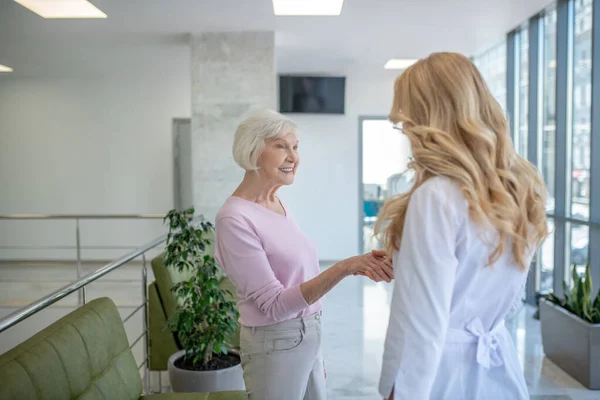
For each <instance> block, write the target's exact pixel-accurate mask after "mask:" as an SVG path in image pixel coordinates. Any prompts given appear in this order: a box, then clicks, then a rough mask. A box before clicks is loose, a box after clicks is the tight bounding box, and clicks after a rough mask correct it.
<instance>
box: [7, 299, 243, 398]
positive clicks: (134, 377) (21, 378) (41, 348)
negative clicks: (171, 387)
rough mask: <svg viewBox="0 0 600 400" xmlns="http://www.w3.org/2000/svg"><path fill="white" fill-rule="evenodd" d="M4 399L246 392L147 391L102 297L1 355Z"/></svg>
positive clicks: (117, 322)
mask: <svg viewBox="0 0 600 400" xmlns="http://www.w3.org/2000/svg"><path fill="white" fill-rule="evenodd" d="M0 399H2V400H68V399H78V400H92V399H93V400H100V399H102V400H136V399H144V400H170V399H171V400H243V399H246V394H245V393H244V392H239V391H236V392H219V393H165V394H152V395H146V396H142V381H141V378H140V372H139V370H138V366H137V365H136V362H135V360H134V358H133V353H132V352H131V350H130V349H129V342H128V340H127V335H126V333H125V327H124V326H123V322H122V321H121V316H120V315H119V312H118V310H117V308H116V307H115V304H114V303H113V302H112V300H110V299H109V298H106V297H104V298H99V299H96V300H93V301H91V302H89V303H88V304H86V305H84V306H82V307H80V308H78V309H77V310H75V311H73V312H71V313H70V314H68V315H67V316H65V317H63V318H61V319H59V320H58V321H56V322H55V323H53V324H52V325H50V326H49V327H47V328H46V329H44V330H42V331H41V332H39V333H37V334H36V335H34V336H33V337H31V338H30V339H27V340H26V341H25V342H23V343H21V344H20V345H18V346H17V347H15V348H13V349H11V350H9V351H8V352H6V353H4V354H2V355H0Z"/></svg>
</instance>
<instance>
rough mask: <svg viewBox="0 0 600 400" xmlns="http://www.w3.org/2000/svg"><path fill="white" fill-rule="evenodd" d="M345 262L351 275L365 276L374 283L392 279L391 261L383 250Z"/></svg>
mask: <svg viewBox="0 0 600 400" xmlns="http://www.w3.org/2000/svg"><path fill="white" fill-rule="evenodd" d="M345 262H347V268H348V272H349V273H350V274H352V275H362V276H366V277H367V278H369V279H371V280H373V281H374V282H381V281H385V282H391V281H392V279H394V268H393V266H392V260H391V258H390V257H388V256H387V254H386V253H385V251H383V250H373V251H372V252H370V253H366V254H363V255H360V256H354V257H350V258H348V259H347V260H345Z"/></svg>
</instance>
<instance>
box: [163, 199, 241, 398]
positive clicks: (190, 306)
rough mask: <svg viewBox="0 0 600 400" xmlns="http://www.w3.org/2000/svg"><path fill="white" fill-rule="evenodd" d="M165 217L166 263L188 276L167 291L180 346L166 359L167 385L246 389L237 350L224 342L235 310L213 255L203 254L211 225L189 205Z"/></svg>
mask: <svg viewBox="0 0 600 400" xmlns="http://www.w3.org/2000/svg"><path fill="white" fill-rule="evenodd" d="M166 220H168V221H169V234H168V236H167V248H166V252H165V266H166V267H167V268H174V269H176V270H177V271H178V272H179V273H180V274H184V275H185V276H186V279H184V280H182V281H180V282H179V283H176V284H175V285H173V288H172V289H171V290H172V291H173V292H174V293H175V296H176V297H177V301H178V305H177V312H176V314H175V316H174V318H173V319H171V320H170V321H169V322H168V325H169V328H170V329H171V330H172V331H173V332H175V334H176V337H177V338H178V339H179V341H180V344H181V348H182V349H183V350H181V351H179V352H177V353H175V354H173V355H172V356H171V357H170V358H169V363H168V370H169V378H170V381H171V387H172V389H173V391H174V392H220V391H226V390H244V389H245V385H244V380H243V375H242V368H241V365H240V357H239V354H237V353H234V352H231V351H229V349H228V347H229V343H227V337H229V336H230V335H231V334H232V333H234V332H235V330H236V321H237V317H238V313H237V310H236V308H235V303H234V302H233V301H228V300H226V298H225V293H224V292H223V290H221V289H220V288H219V272H220V271H219V267H218V266H217V263H216V261H215V259H214V257H213V256H212V255H210V254H206V252H205V250H206V248H207V247H208V246H209V245H210V239H208V238H207V236H208V234H209V233H210V232H212V231H213V226H212V224H211V223H210V222H205V221H201V222H200V223H199V224H194V209H193V208H191V209H189V210H185V211H177V210H171V211H170V212H169V213H168V214H167V216H166V217H165V221H166ZM187 277H189V278H187Z"/></svg>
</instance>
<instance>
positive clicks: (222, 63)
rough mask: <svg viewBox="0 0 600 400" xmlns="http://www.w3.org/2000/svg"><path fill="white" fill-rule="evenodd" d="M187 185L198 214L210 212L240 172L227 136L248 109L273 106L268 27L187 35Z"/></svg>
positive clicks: (271, 43) (271, 40)
mask: <svg viewBox="0 0 600 400" xmlns="http://www.w3.org/2000/svg"><path fill="white" fill-rule="evenodd" d="M191 61H192V68H191V72H192V124H191V135H192V140H191V143H192V149H191V150H192V185H193V202H194V206H195V207H196V212H197V213H198V214H203V215H204V216H205V217H206V218H207V219H208V220H209V221H214V217H215V215H216V213H217V211H218V210H219V208H220V207H221V205H222V204H223V202H224V201H225V200H226V198H227V197H228V196H229V195H230V194H231V193H232V192H233V190H234V189H235V188H236V187H237V185H238V184H239V182H240V181H241V179H242V177H243V171H242V169H241V168H240V167H238V166H237V164H235V162H234V161H233V157H232V155H231V146H232V144H233V136H234V133H235V129H236V127H237V125H238V124H239V123H240V122H241V120H242V118H243V117H244V115H245V114H246V113H247V112H249V111H250V110H251V109H253V108H259V107H268V108H272V109H275V108H276V99H277V97H276V75H275V34H274V32H210V33H202V34H198V35H193V36H192V38H191Z"/></svg>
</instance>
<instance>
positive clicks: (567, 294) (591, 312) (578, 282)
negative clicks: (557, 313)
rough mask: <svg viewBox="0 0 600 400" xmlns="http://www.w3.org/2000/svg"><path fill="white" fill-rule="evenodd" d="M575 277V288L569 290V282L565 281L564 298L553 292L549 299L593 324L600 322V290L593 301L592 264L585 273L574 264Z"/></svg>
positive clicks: (572, 272)
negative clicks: (580, 271)
mask: <svg viewBox="0 0 600 400" xmlns="http://www.w3.org/2000/svg"><path fill="white" fill-rule="evenodd" d="M571 276H572V278H573V288H572V289H571V290H569V287H568V285H567V282H565V281H563V283H562V287H563V293H564V298H562V299H559V298H558V297H556V296H555V295H554V294H553V293H550V294H549V295H548V300H549V301H551V302H552V303H554V304H556V305H558V306H560V307H562V308H564V309H566V310H567V311H569V312H571V313H573V314H575V315H577V316H578V317H579V318H581V319H583V320H584V321H587V322H589V323H592V324H600V292H599V293H598V295H597V296H596V299H595V300H594V301H592V291H593V290H594V287H593V284H592V274H591V270H590V264H588V265H587V267H586V268H585V274H583V275H579V274H578V273H577V266H576V265H573V269H572V271H571Z"/></svg>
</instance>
